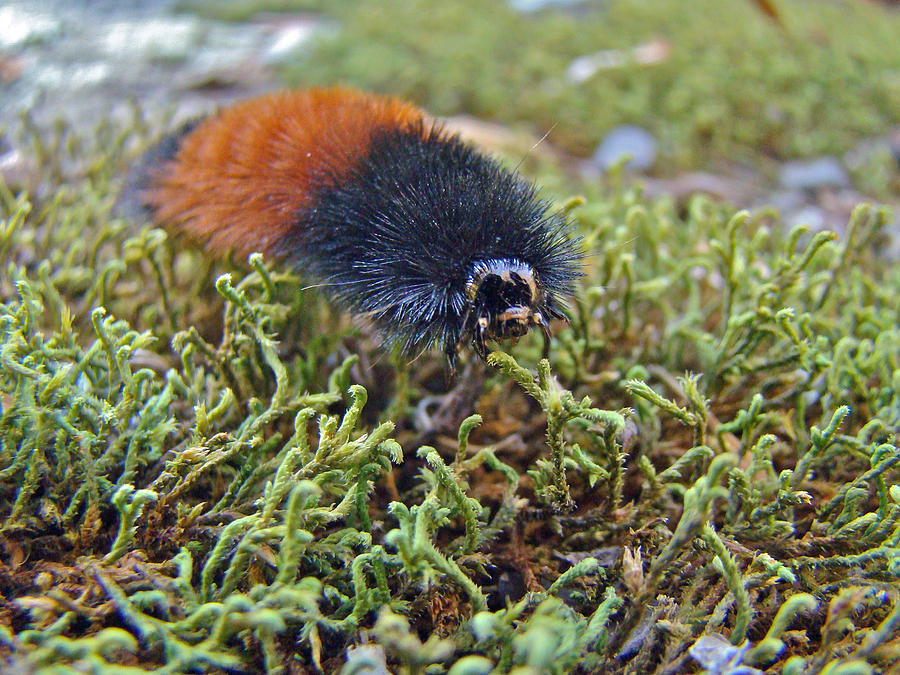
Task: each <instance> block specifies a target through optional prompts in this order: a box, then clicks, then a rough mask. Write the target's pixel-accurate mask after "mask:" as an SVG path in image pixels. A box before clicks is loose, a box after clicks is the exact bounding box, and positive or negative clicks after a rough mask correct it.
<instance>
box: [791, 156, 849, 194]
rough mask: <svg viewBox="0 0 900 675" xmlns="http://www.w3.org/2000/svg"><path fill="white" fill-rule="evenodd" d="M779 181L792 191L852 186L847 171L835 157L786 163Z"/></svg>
mask: <svg viewBox="0 0 900 675" xmlns="http://www.w3.org/2000/svg"><path fill="white" fill-rule="evenodd" d="M778 179H779V181H780V182H781V184H782V185H783V186H784V187H786V188H788V189H790V190H816V189H818V188H823V187H846V186H848V185H850V178H849V177H848V176H847V171H846V170H845V169H844V166H843V165H842V164H841V163H840V162H839V161H838V160H837V159H836V158H835V157H818V158H816V159H810V160H794V161H790V162H785V163H784V164H783V165H782V166H781V171H780V172H779V175H778Z"/></svg>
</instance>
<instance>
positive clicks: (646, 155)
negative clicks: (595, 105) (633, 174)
mask: <svg viewBox="0 0 900 675" xmlns="http://www.w3.org/2000/svg"><path fill="white" fill-rule="evenodd" d="M656 145H657V143H656V139H655V138H654V137H653V134H651V133H650V132H649V131H647V130H646V129H643V128H641V127H638V126H634V125H631V124H625V125H622V126H619V127H616V128H614V129H613V130H612V131H610V132H609V133H608V134H607V135H606V138H604V139H603V141H602V142H601V143H600V145H599V147H598V148H597V150H596V151H595V152H594V156H593V158H592V160H591V161H592V162H593V163H594V164H595V165H596V166H598V167H600V168H601V169H603V170H607V169H609V168H610V167H611V166H614V165H615V164H617V163H618V162H620V161H622V159H623V158H624V157H625V156H628V158H629V159H628V161H627V162H626V163H625V168H626V169H629V170H631V171H646V170H647V169H649V168H650V167H652V166H653V164H654V162H655V161H656Z"/></svg>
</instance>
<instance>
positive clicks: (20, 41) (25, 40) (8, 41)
mask: <svg viewBox="0 0 900 675" xmlns="http://www.w3.org/2000/svg"><path fill="white" fill-rule="evenodd" d="M0 26H3V29H2V30H0V47H4V48H7V49H8V48H11V47H20V46H22V45H26V44H30V43H35V42H44V41H46V40H49V39H50V38H52V37H53V36H54V35H56V34H57V33H58V32H59V30H60V22H59V20H58V19H55V18H54V17H53V16H52V15H51V14H50V13H49V12H45V11H43V10H41V9H36V8H25V7H22V6H16V5H7V6H6V7H0Z"/></svg>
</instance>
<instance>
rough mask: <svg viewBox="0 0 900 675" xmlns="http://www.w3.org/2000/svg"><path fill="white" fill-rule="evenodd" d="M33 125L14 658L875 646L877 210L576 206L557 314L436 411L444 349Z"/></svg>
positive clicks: (451, 656) (338, 659) (416, 663)
mask: <svg viewBox="0 0 900 675" xmlns="http://www.w3.org/2000/svg"><path fill="white" fill-rule="evenodd" d="M138 128H140V125H138ZM40 138H42V139H50V140H45V142H44V143H43V145H42V146H41V147H43V148H44V149H45V150H44V152H45V153H46V158H47V161H45V162H44V163H43V164H42V167H43V168H42V172H43V173H42V175H41V176H39V177H38V180H39V182H38V183H37V184H36V185H35V186H33V188H34V190H33V191H34V193H35V194H37V195H40V196H37V197H34V198H31V199H33V201H31V200H30V198H29V197H28V196H27V195H25V194H24V193H23V194H21V195H14V194H12V193H11V192H10V191H9V190H8V189H3V190H2V193H0V203H2V219H3V220H2V222H0V249H2V250H3V251H4V252H5V254H6V263H5V266H4V270H3V275H2V276H0V293H2V305H0V336H2V344H0V396H2V398H0V401H2V412H0V439H2V445H0V522H2V525H0V543H2V554H0V555H2V557H3V561H4V563H5V565H6V566H5V567H4V570H6V571H4V572H3V574H4V577H3V579H4V596H3V598H2V600H0V624H2V630H0V643H2V649H3V653H4V657H5V658H8V659H10V662H11V663H17V664H21V666H22V667H23V668H37V669H46V672H83V671H84V670H85V669H92V670H94V671H96V672H103V671H104V670H105V671H108V672H146V671H148V670H150V669H153V668H161V669H162V672H172V673H178V672H197V671H207V672H214V671H221V670H240V669H244V670H247V671H260V670H262V669H268V670H269V671H271V672H288V671H290V670H292V669H294V668H296V667H298V666H299V667H303V668H313V667H321V669H322V670H324V671H325V672H338V671H340V670H342V669H343V670H344V672H348V673H350V672H364V670H363V669H364V668H365V667H367V664H368V666H369V667H378V664H382V665H383V664H384V663H387V664H389V665H390V667H391V668H394V669H399V672H406V673H420V672H426V671H427V672H445V671H450V672H453V673H485V672H498V673H503V672H511V671H513V670H516V669H519V670H517V672H560V673H562V672H571V671H576V672H578V671H581V672H617V671H619V670H621V669H622V668H623V667H627V668H629V669H630V670H632V671H633V672H651V671H652V670H654V669H655V668H657V667H659V666H660V664H666V665H667V666H671V667H672V668H680V667H683V668H688V667H689V666H688V663H690V661H689V656H688V655H687V654H688V652H687V650H688V648H689V647H690V646H691V645H693V644H695V643H696V642H697V640H698V638H700V637H701V636H703V635H704V634H710V633H711V634H721V635H724V636H727V637H728V638H730V639H731V641H732V642H734V643H735V644H739V645H743V646H741V647H740V648H739V649H736V650H734V651H732V652H728V656H727V658H730V659H732V661H734V659H737V660H738V661H740V662H741V663H743V664H744V665H748V666H754V667H758V668H770V669H772V670H773V671H774V672H778V671H779V670H782V669H783V671H784V672H792V673H801V672H819V671H821V672H826V671H827V672H869V671H871V670H873V669H879V670H883V671H887V670H890V669H891V668H893V667H896V663H897V660H898V658H900V657H898V653H897V645H898V640H900V632H898V624H900V621H898V617H900V610H898V607H900V605H898V601H897V598H898V588H900V586H898V582H897V574H898V570H900V489H898V487H897V482H898V480H897V479H898V475H900V474H898V468H897V467H898V464H900V451H898V448H897V439H896V435H897V430H898V428H900V393H898V392H900V362H898V354H900V328H898V326H900V309H898V307H900V301H898V300H900V272H898V270H897V267H896V265H895V264H894V263H893V262H892V261H889V260H885V259H883V258H882V257H881V256H880V251H881V250H882V248H883V246H884V243H885V241H886V237H887V236H888V234H887V233H886V232H885V230H884V225H885V223H886V220H887V216H888V214H887V213H886V211H884V210H882V209H879V208H874V207H869V206H860V207H858V208H857V210H856V211H855V212H854V214H853V216H852V218H851V222H850V224H849V227H848V228H847V231H846V233H845V234H844V235H843V236H841V237H838V236H837V235H834V234H832V233H819V234H816V235H811V234H810V233H808V232H806V231H805V230H803V229H795V230H793V231H785V230H784V228H783V226H782V224H781V223H780V222H779V220H778V216H777V214H774V213H771V212H768V211H760V212H756V213H746V212H740V213H737V214H735V213H732V212H731V211H729V210H728V209H727V208H726V207H723V206H721V205H719V204H716V203H714V202H711V201H709V200H707V199H704V198H695V199H693V200H692V201H691V202H690V203H689V204H688V205H687V207H686V208H684V209H680V208H678V207H676V205H674V204H673V203H671V202H670V201H668V200H659V201H648V200H647V199H645V198H644V197H643V196H642V195H641V193H640V189H639V188H630V189H625V188H622V187H621V186H617V185H615V184H614V185H613V186H612V187H610V188H609V190H608V191H605V192H603V193H596V194H590V195H589V196H588V198H587V200H586V201H579V200H574V201H572V202H570V203H569V208H570V210H571V215H572V218H573V219H574V221H575V224H576V227H577V228H578V229H579V230H580V232H581V233H582V234H583V235H584V244H585V247H586V248H587V250H588V252H589V254H590V255H589V257H588V262H587V265H586V269H585V272H586V277H585V279H584V281H583V284H582V286H581V288H580V289H579V291H578V294H577V297H576V298H575V301H574V304H573V307H572V310H571V312H570V319H571V325H570V327H568V328H565V327H559V329H558V330H557V332H556V337H555V339H554V340H553V343H552V348H551V352H550V359H549V361H542V360H540V353H541V345H540V340H539V339H537V338H535V337H529V338H527V339H524V340H522V342H521V343H520V344H519V345H518V346H516V347H514V348H511V350H510V352H509V353H503V352H495V353H494V354H493V355H492V356H491V358H490V362H491V364H492V366H493V368H487V367H486V366H485V367H483V366H480V365H479V364H475V365H474V369H475V371H476V372H475V373H471V374H470V376H471V377H473V378H474V379H473V380H466V381H465V382H462V383H460V384H464V385H471V383H472V382H477V381H478V380H477V377H476V375H477V370H478V369H479V368H484V369H485V373H484V375H485V378H486V379H485V382H484V385H483V388H476V389H475V393H474V394H472V395H470V398H466V397H465V396H463V398H462V401H463V404H462V408H463V411H462V413H461V414H458V416H456V417H454V416H453V415H450V416H449V417H448V416H447V415H448V413H447V412H446V410H447V407H444V408H441V406H440V405H437V406H436V405H435V404H436V403H437V404H440V403H441V402H446V403H448V406H449V407H450V408H452V407H453V405H452V404H453V403H454V400H453V399H452V397H451V400H450V401H445V400H444V399H442V398H441V396H442V394H443V393H444V392H446V390H447V386H448V385H447V382H446V380H445V375H444V372H443V367H444V366H443V364H442V362H441V358H440V355H431V354H429V355H425V356H423V357H421V358H420V359H418V360H417V361H415V362H414V364H405V363H402V362H400V361H399V360H397V359H393V360H392V359H387V358H384V356H383V354H382V353H381V351H380V350H379V348H378V346H377V345H376V344H374V343H373V342H372V340H371V339H370V338H369V336H368V335H367V333H366V332H365V331H362V330H357V329H352V328H348V325H347V319H346V317H344V316H343V315H341V314H340V313H339V312H335V311H334V310H332V309H330V308H329V307H328V306H327V305H326V303H324V302H322V301H321V300H320V298H319V297H318V295H317V294H316V293H315V292H314V291H308V290H307V291H303V292H298V290H297V289H298V288H301V287H303V284H302V281H301V280H300V279H298V278H297V277H296V276H295V275H294V274H292V273H290V272H288V271H285V270H284V269H282V268H280V267H275V266H271V265H269V264H268V263H267V262H266V261H264V260H262V259H261V258H260V257H259V256H253V257H251V259H250V260H249V261H248V263H247V264H245V265H236V266H235V265H230V264H226V263H219V264H212V263H203V262H201V260H202V258H201V255H200V253H199V252H198V251H196V250H193V249H190V248H187V247H185V246H184V245H183V244H182V243H178V242H173V241H172V240H170V239H169V238H167V236H166V235H165V233H163V232H161V231H158V230H151V229H144V230H141V229H140V225H139V224H138V223H131V222H129V223H126V222H123V221H120V220H117V219H115V218H114V217H112V216H111V213H110V209H111V205H112V203H113V200H114V195H115V194H116V190H117V180H116V176H117V175H119V174H120V172H121V167H122V165H123V163H124V159H123V148H126V147H129V146H130V145H131V144H132V143H134V142H135V141H138V142H140V139H136V138H135V137H134V136H133V135H128V134H125V135H116V134H114V133H113V132H112V131H110V130H106V131H104V130H101V131H100V132H98V134H97V135H96V136H95V137H93V139H92V140H90V141H84V140H78V141H71V142H70V143H69V144H68V146H66V145H65V144H63V143H59V142H57V141H55V140H54V139H53V135H52V134H49V135H48V134H46V133H43V135H42V136H41V137H40ZM95 144H96V145H95ZM66 147H69V148H70V149H69V150H68V151H67V150H66V149H65V148H66ZM69 153H71V154H69ZM84 157H88V158H90V157H98V158H102V161H100V160H98V161H97V162H96V163H91V164H89V165H87V166H88V168H87V170H85V168H84V166H85V165H84V164H83V163H81V164H79V165H78V168H77V170H76V169H73V168H71V162H70V160H71V159H78V158H82V159H83V158H84ZM494 368H496V369H494ZM461 391H464V389H461V390H459V391H458V392H457V394H456V395H461V394H460V393H459V392H461ZM435 397H437V398H435ZM455 405H457V406H459V401H458V400H457V401H456V404H455ZM436 408H438V412H435V409H436ZM441 410H443V412H441ZM476 411H477V415H471V416H469V417H466V415H470V413H473V412H476ZM463 418H465V419H463ZM457 429H458V431H457ZM744 640H746V641H747V642H746V643H744ZM362 642H367V643H368V647H367V648H365V649H360V650H356V651H352V652H348V651H347V650H348V648H351V647H353V646H355V645H359V644H361V643H362ZM714 646H715V647H716V648H717V649H720V648H721V649H724V647H722V645H721V641H720V642H717V643H715V645H714ZM372 664H375V665H374V666H373V665H372ZM679 664H680V665H679ZM732 665H733V666H735V667H736V665H737V664H736V662H733V663H732ZM528 669H530V670H528Z"/></svg>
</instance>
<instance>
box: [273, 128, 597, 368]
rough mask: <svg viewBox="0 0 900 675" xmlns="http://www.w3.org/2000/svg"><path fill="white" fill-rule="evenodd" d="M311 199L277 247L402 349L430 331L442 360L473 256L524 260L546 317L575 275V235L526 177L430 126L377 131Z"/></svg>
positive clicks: (460, 333)
mask: <svg viewBox="0 0 900 675" xmlns="http://www.w3.org/2000/svg"><path fill="white" fill-rule="evenodd" d="M423 135H424V140H423ZM313 202H314V204H315V206H314V207H311V208H309V209H306V210H304V211H303V212H301V213H299V214H298V216H297V223H296V226H295V227H294V228H293V229H292V230H291V233H290V234H289V235H288V236H287V237H286V238H285V239H284V240H283V241H282V242H281V243H280V246H279V248H280V250H281V252H282V253H284V254H285V255H286V256H287V257H288V259H292V260H293V261H295V262H296V264H297V265H298V267H299V268H301V269H302V270H303V272H304V273H306V274H308V275H310V276H312V277H313V278H316V279H318V280H320V281H322V282H324V283H325V284H327V286H326V291H327V292H328V293H329V294H330V295H331V296H333V297H335V298H336V299H337V300H338V301H339V302H341V303H343V304H344V305H345V306H346V307H348V308H349V309H350V310H352V311H354V312H356V313H358V314H362V315H363V316H365V317H367V318H369V319H370V320H371V321H372V322H373V324H374V325H375V326H376V328H377V329H378V331H379V332H380V334H381V337H382V338H383V339H384V340H385V341H386V342H389V343H399V345H400V346H401V347H402V349H403V351H404V352H406V353H413V352H416V351H418V350H420V349H423V348H426V347H428V346H430V345H432V344H433V343H434V342H439V343H440V344H441V346H442V347H443V349H444V351H445V352H446V353H447V354H448V356H449V357H450V358H451V363H452V360H453V356H454V355H455V351H456V345H457V343H458V342H459V341H460V340H463V339H467V338H471V335H467V334H465V333H466V332H471V331H470V330H469V329H468V328H466V319H467V313H468V311H469V309H470V307H469V304H470V300H469V298H467V295H466V286H467V283H468V282H469V281H470V280H471V276H472V274H473V271H474V269H475V266H476V264H477V263H479V262H485V261H490V260H497V259H515V260H518V261H522V262H524V263H526V264H528V265H530V266H531V267H532V269H533V270H534V272H535V278H536V279H537V283H538V286H539V288H540V289H541V291H543V294H542V295H543V298H542V303H541V305H540V306H539V307H535V309H536V310H539V311H541V312H542V313H543V315H544V316H546V317H548V318H551V317H559V316H560V309H561V308H562V306H563V305H564V297H565V296H567V295H570V294H571V292H572V286H573V283H574V281H575V279H576V278H577V277H578V276H579V275H580V272H579V263H580V254H579V253H578V252H577V241H576V240H573V239H572V238H571V237H569V236H568V233H567V223H566V221H565V219H564V218H563V217H562V216H561V215H560V214H558V213H556V212H551V211H550V210H549V205H548V204H547V203H546V202H544V201H542V200H540V199H538V197H537V196H536V190H535V187H534V186H533V185H532V184H531V183H529V182H527V181H526V180H524V179H523V178H521V177H520V176H518V175H517V174H515V173H514V172H511V171H509V170H507V169H504V168H503V167H501V166H500V164H499V163H497V162H496V161H495V160H493V159H490V158H488V157H485V156H484V155H481V154H479V153H478V152H477V151H476V150H474V149H473V148H471V147H470V146H468V145H466V144H465V143H463V142H462V141H461V140H460V139H459V138H457V137H456V136H448V135H447V134H445V133H442V132H441V131H440V130H439V129H431V130H430V131H428V132H426V133H425V134H423V133H422V130H421V129H418V130H413V131H411V132H398V131H397V130H385V131H383V132H381V133H379V134H377V135H376V137H375V139H374V142H373V144H372V146H371V151H370V153H369V155H368V157H367V158H366V159H365V160H364V161H363V162H362V163H361V165H360V166H359V167H358V168H357V169H356V170H355V171H354V172H353V173H352V175H351V176H350V177H349V178H345V179H343V180H342V181H340V182H339V183H338V184H335V185H334V186H333V187H329V188H325V189H322V190H320V192H319V193H318V194H317V195H316V199H314V200H313Z"/></svg>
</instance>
